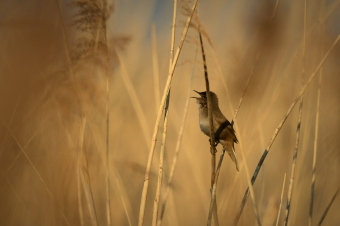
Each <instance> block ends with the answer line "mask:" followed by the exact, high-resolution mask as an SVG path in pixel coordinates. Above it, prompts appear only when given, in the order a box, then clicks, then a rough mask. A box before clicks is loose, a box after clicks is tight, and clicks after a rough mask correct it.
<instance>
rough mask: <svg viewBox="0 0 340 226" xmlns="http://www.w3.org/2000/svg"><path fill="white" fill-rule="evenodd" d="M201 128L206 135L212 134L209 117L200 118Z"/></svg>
mask: <svg viewBox="0 0 340 226" xmlns="http://www.w3.org/2000/svg"><path fill="white" fill-rule="evenodd" d="M200 128H201V131H202V132H203V133H204V134H205V135H207V136H210V125H209V119H208V117H201V118H200Z"/></svg>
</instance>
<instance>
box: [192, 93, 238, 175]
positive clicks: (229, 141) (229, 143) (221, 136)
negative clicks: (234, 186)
mask: <svg viewBox="0 0 340 226" xmlns="http://www.w3.org/2000/svg"><path fill="white" fill-rule="evenodd" d="M194 91H195V92H196V93H198V94H199V95H200V97H192V98H195V99H196V103H197V106H198V115H199V124H200V128H201V131H202V132H203V133H204V134H205V135H207V136H209V137H210V124H209V118H208V99H207V93H206V92H198V91H196V90H194ZM210 96H211V106H212V113H213V125H214V133H215V142H216V143H217V144H218V143H220V144H221V145H222V146H223V149H224V150H225V151H226V152H227V153H228V154H229V156H230V158H231V160H232V161H233V162H234V163H235V165H236V169H237V171H239V167H238V163H237V159H236V155H235V148H234V143H238V140H237V138H236V135H235V130H234V128H233V125H232V124H231V123H230V122H229V121H228V120H227V119H226V117H225V116H224V115H223V113H222V112H221V110H220V108H219V106H218V98H217V95H216V94H215V93H214V92H211V91H210Z"/></svg>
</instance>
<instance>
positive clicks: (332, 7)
mask: <svg viewBox="0 0 340 226" xmlns="http://www.w3.org/2000/svg"><path fill="white" fill-rule="evenodd" d="M339 4H340V2H335V3H334V5H333V6H331V7H330V10H329V11H328V13H327V14H326V15H325V17H324V18H322V19H321V20H320V21H319V23H321V24H322V23H324V22H325V21H326V19H327V18H328V17H329V16H330V15H332V13H333V11H334V10H335V9H336V8H337V7H338V6H339ZM319 23H315V24H314V25H313V26H312V27H311V28H310V29H309V30H308V32H307V37H309V36H310V35H311V33H312V32H313V31H314V29H316V28H317V25H319ZM301 45H303V43H302V44H301ZM299 49H300V48H299V47H297V48H296V50H295V52H294V54H293V56H292V58H291V59H290V61H289V63H288V64H287V67H286V68H287V69H286V70H285V71H284V73H283V76H282V77H281V79H280V82H279V84H278V85H277V87H276V89H275V91H274V94H273V95H272V98H271V100H270V101H269V104H268V107H267V108H266V109H265V111H264V113H263V114H262V117H261V119H260V123H261V124H262V122H263V120H264V119H265V118H267V114H268V113H269V109H270V108H271V106H272V105H273V103H275V101H276V98H277V96H278V90H279V88H280V85H281V83H282V81H283V78H284V77H285V76H286V75H287V74H288V69H289V68H290V65H291V64H292V63H293V60H294V59H295V57H296V56H297V53H298V52H299Z"/></svg>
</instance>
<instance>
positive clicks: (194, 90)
mask: <svg viewBox="0 0 340 226" xmlns="http://www.w3.org/2000/svg"><path fill="white" fill-rule="evenodd" d="M193 91H195V92H196V93H198V94H199V95H200V96H201V93H200V92H198V91H196V90H193Z"/></svg>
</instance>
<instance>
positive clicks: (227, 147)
mask: <svg viewBox="0 0 340 226" xmlns="http://www.w3.org/2000/svg"><path fill="white" fill-rule="evenodd" d="M233 146H234V145H233V144H232V143H231V142H227V144H226V145H225V146H224V147H223V148H224V150H225V151H227V152H228V154H229V156H230V158H231V160H233V162H234V163H235V165H236V169H237V171H240V169H239V167H238V162H237V159H236V154H235V149H234V147H233Z"/></svg>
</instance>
